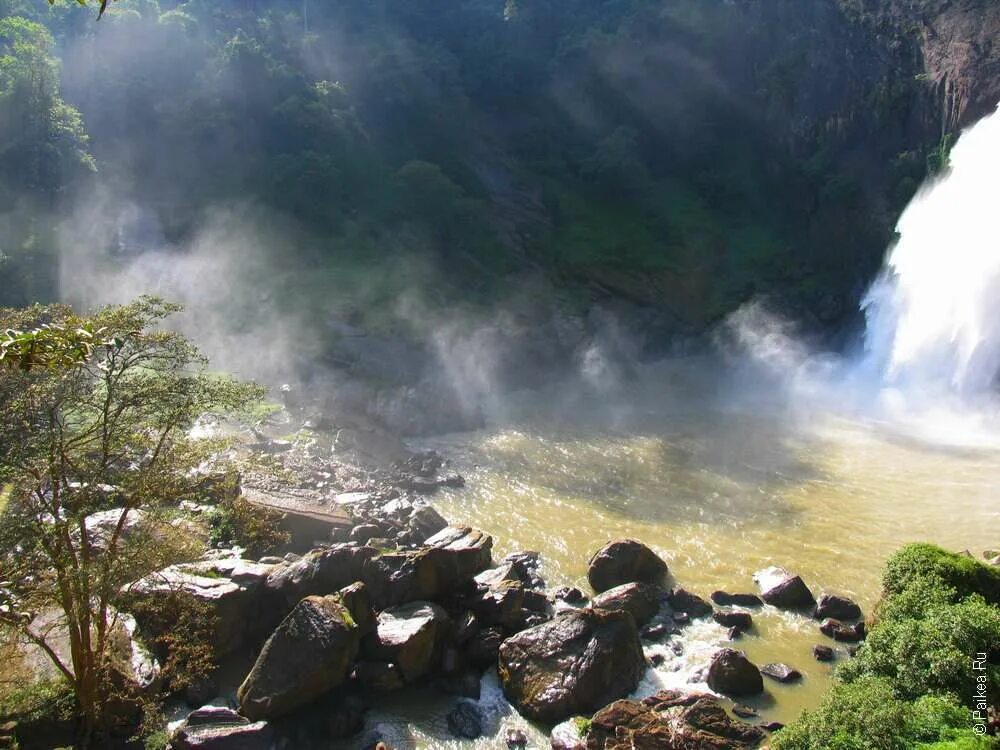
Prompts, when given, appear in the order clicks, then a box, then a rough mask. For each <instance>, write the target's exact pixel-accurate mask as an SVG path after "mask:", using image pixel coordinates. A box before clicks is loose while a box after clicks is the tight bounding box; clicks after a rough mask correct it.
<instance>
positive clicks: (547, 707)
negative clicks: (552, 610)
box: [499, 609, 646, 723]
mask: <svg viewBox="0 0 1000 750" xmlns="http://www.w3.org/2000/svg"><path fill="white" fill-rule="evenodd" d="M645 668H646V660H645V657H644V656H643V653H642V646H641V644H640V643H639V634H638V631H637V629H636V625H635V620H634V619H633V618H632V615H630V614H629V613H628V612H623V611H619V612H615V611H606V610H591V609H587V610H580V611H578V612H567V613H565V614H562V615H559V616H557V617H556V618H554V619H553V620H551V621H549V622H546V623H544V624H542V625H538V626H536V627H533V628H529V629H528V630H524V631H522V632H521V633H518V634H517V635H515V636H513V637H511V638H508V639H507V640H506V641H504V642H503V644H502V645H501V646H500V653H499V671H500V681H501V683H502V685H503V690H504V694H505V695H506V696H507V698H508V700H510V701H511V702H512V703H513V704H514V705H515V706H517V708H518V710H520V711H521V713H522V714H524V715H525V716H527V717H529V718H531V719H535V720H537V721H545V722H550V723H555V722H558V721H561V720H562V719H565V718H566V717H568V716H572V715H574V714H581V713H590V712H592V711H594V710H596V709H598V708H600V707H601V706H603V705H606V704H607V703H608V702H609V701H612V700H614V699H616V698H620V697H622V696H623V695H627V694H628V693H630V692H632V691H633V690H635V689H636V687H637V686H638V684H639V679H640V677H641V675H642V673H643V671H644V670H645Z"/></svg>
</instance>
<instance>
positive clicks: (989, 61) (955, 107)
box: [842, 0, 1000, 134]
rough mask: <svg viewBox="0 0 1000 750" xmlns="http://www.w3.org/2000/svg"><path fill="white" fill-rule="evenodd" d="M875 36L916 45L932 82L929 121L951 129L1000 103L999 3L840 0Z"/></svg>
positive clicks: (981, 0)
mask: <svg viewBox="0 0 1000 750" xmlns="http://www.w3.org/2000/svg"><path fill="white" fill-rule="evenodd" d="M842 5H843V6H844V8H845V11H846V12H847V13H849V14H854V15H856V16H857V17H858V18H859V19H860V20H861V21H862V22H863V23H866V24H867V25H868V26H869V27H870V28H872V29H873V31H874V32H875V33H876V35H877V36H878V37H879V38H882V39H884V40H887V41H889V42H890V43H891V44H894V45H899V44H911V45H913V46H914V47H915V49H916V51H917V53H918V57H919V63H920V66H921V68H922V74H923V76H924V77H926V79H927V80H928V81H930V82H931V84H933V95H932V97H931V99H930V102H929V104H930V107H929V109H928V111H927V116H928V123H929V124H935V125H937V127H938V128H939V131H940V132H941V133H942V134H945V133H953V132H955V131H958V130H960V129H961V128H963V127H966V126H968V125H970V124H971V123H973V122H975V121H976V120H977V119H979V118H981V117H983V116H984V115H986V114H989V113H990V112H992V111H993V110H994V109H996V106H997V103H998V102H1000V3H997V2H995V1H994V0H842Z"/></svg>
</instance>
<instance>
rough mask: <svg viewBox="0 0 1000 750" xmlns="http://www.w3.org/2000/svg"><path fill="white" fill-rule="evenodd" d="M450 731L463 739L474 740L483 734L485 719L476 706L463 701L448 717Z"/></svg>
mask: <svg viewBox="0 0 1000 750" xmlns="http://www.w3.org/2000/svg"><path fill="white" fill-rule="evenodd" d="M447 721H448V730H449V731H450V732H451V733H452V734H453V735H454V736H455V737H459V738H461V739H466V740H474V739H476V738H478V737H481V736H482V734H483V717H482V714H481V713H480V712H479V708H477V707H476V704H474V703H469V702H468V701H461V702H459V704H458V705H457V706H455V708H453V709H452V710H451V711H450V712H449V713H448V716H447Z"/></svg>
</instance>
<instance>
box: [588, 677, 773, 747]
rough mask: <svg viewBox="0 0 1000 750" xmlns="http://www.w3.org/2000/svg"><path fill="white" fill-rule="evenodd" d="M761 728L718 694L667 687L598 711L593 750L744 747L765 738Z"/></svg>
mask: <svg viewBox="0 0 1000 750" xmlns="http://www.w3.org/2000/svg"><path fill="white" fill-rule="evenodd" d="M764 736H765V735H764V732H762V731H761V730H760V729H758V728H757V727H754V726H752V725H750V724H746V723H744V722H741V721H737V720H734V719H732V718H730V716H729V715H728V714H727V713H726V711H725V709H723V708H722V706H721V705H720V704H719V701H718V699H717V698H715V697H714V696H709V695H704V694H698V693H692V694H683V693H679V692H677V691H663V692H662V693H659V694H657V695H655V696H650V698H647V699H645V700H643V701H642V702H639V701H632V700H619V701H615V702H614V703H612V704H611V705H609V706H606V707H605V708H603V709H601V710H600V711H598V712H597V713H596V714H594V716H593V719H592V720H591V723H590V731H589V733H588V734H587V748H588V750H633V749H634V748H692V749H694V748H698V750H742V749H744V748H752V747H756V746H757V745H759V744H760V743H761V741H762V740H763V739H764Z"/></svg>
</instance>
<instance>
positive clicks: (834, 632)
mask: <svg viewBox="0 0 1000 750" xmlns="http://www.w3.org/2000/svg"><path fill="white" fill-rule="evenodd" d="M819 630H820V632H821V633H822V634H823V635H825V636H827V637H829V638H833V640H835V641H840V642H841V643H857V642H859V641H863V640H864V639H865V624H864V623H863V622H859V623H856V624H854V625H847V624H845V623H843V622H841V621H840V620H835V619H833V618H832V617H828V618H827V619H825V620H823V622H821V623H820V626H819Z"/></svg>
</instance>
